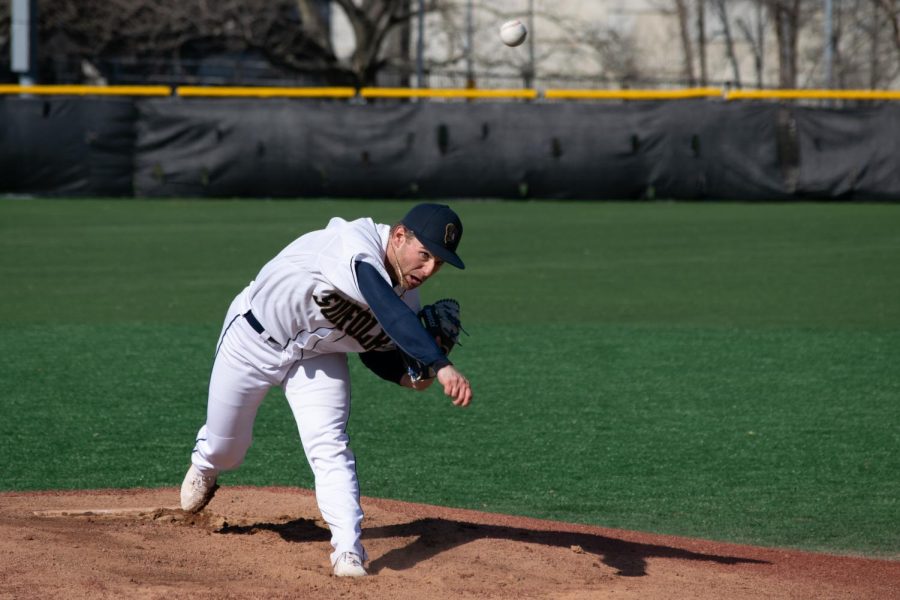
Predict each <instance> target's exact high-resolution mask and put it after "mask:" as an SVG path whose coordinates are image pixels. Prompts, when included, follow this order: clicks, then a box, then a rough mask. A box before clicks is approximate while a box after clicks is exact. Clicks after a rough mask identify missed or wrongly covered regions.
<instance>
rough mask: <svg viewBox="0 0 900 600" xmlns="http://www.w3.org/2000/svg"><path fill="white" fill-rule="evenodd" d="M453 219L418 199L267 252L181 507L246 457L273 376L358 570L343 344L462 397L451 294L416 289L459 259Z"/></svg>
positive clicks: (223, 338)
mask: <svg viewBox="0 0 900 600" xmlns="http://www.w3.org/2000/svg"><path fill="white" fill-rule="evenodd" d="M462 231H463V228H462V222H461V221H460V219H459V217H458V216H457V215H456V213H455V212H454V211H453V210H451V209H450V208H449V207H447V206H443V205H438V204H419V205H417V206H415V207H413V208H412V209H411V210H410V211H409V212H408V213H407V214H406V216H405V217H403V219H402V220H401V221H400V222H398V223H396V224H394V225H393V226H388V225H383V224H377V223H375V222H374V221H373V220H372V219H367V218H364V219H358V220H355V221H350V222H348V221H345V220H343V219H340V218H334V219H332V220H331V221H330V222H329V223H328V226H327V227H326V228H325V229H322V230H319V231H313V232H311V233H307V234H306V235H303V236H301V237H300V238H298V239H297V240H295V241H294V242H292V243H291V244H289V245H288V246H287V247H286V248H284V250H282V251H281V252H280V253H279V254H278V255H277V256H275V257H274V258H273V259H272V260H270V261H269V262H268V263H267V264H265V265H264V266H263V268H262V270H260V272H259V274H258V275H257V276H256V278H255V279H254V280H253V281H251V282H250V284H249V285H248V286H247V287H246V288H244V290H243V291H241V292H240V293H239V294H238V295H237V297H236V298H235V299H234V301H233V302H232V303H231V307H230V308H229V309H228V312H227V314H226V316H225V323H224V325H223V327H222V333H221V335H220V337H219V341H218V345H217V347H216V357H215V362H214V364H213V369H212V375H211V378H210V383H209V397H208V404H207V416H206V423H205V424H204V425H203V426H202V427H201V428H200V431H199V433H198V434H197V440H196V446H195V447H194V451H193V453H192V455H191V466H190V468H189V469H188V472H187V475H186V476H185V478H184V482H183V483H182V486H181V506H182V508H183V509H184V510H186V511H190V512H197V511H199V510H201V509H202V508H203V507H204V506H206V504H207V503H208V502H209V501H210V500H211V499H212V497H213V494H214V493H215V491H216V489H217V487H218V486H217V484H216V479H217V476H218V474H219V473H220V472H222V471H227V470H231V469H236V468H237V467H238V466H239V465H240V464H241V463H242V462H243V460H244V456H245V454H246V452H247V449H248V448H249V447H250V443H251V440H252V431H253V422H254V420H255V418H256V412H257V409H258V408H259V405H260V403H261V402H262V400H263V398H264V397H265V395H266V393H267V392H268V391H269V389H270V388H271V387H272V386H280V387H281V388H282V389H283V390H284V393H285V396H286V397H287V400H288V403H289V404H290V407H291V410H292V412H293V414H294V418H295V419H296V421H297V426H298V428H299V432H300V440H301V442H302V444H303V450H304V452H305V453H306V458H307V460H308V461H309V465H310V467H311V469H312V471H313V474H314V476H315V492H316V501H317V503H318V506H319V510H320V511H321V513H322V517H323V519H324V520H325V522H326V523H328V526H329V528H330V530H331V535H332V538H331V545H332V546H333V548H334V552H333V553H332V554H331V564H332V565H333V567H334V574H335V575H336V576H363V575H365V574H366V570H365V566H364V565H365V561H366V560H367V556H366V551H365V548H363V546H362V543H361V542H360V535H361V523H362V519H363V512H362V509H361V507H360V502H359V484H358V482H357V477H356V465H355V459H354V456H353V452H352V451H351V450H350V448H349V445H348V444H349V438H348V436H347V432H346V426H347V419H348V417H349V413H350V382H349V371H348V363H347V354H348V353H351V352H353V353H358V354H360V357H361V358H362V361H363V363H364V364H365V365H366V366H367V367H368V368H369V369H371V370H372V371H373V372H375V373H376V374H377V375H379V376H380V377H383V378H385V379H388V380H391V381H394V382H396V383H398V384H400V385H403V386H406V387H410V388H413V389H418V390H422V389H425V388H427V387H428V386H429V385H430V384H431V383H432V382H433V381H434V380H435V379H437V381H438V382H439V383H440V384H441V385H442V386H443V388H444V393H445V394H446V395H447V396H449V397H450V398H451V400H452V402H453V404H455V405H457V406H461V407H465V406H468V404H469V403H470V402H471V401H472V388H471V386H470V384H469V381H468V380H467V379H466V378H465V377H464V376H463V374H462V373H460V372H459V371H458V370H457V369H456V368H455V367H454V366H453V364H452V363H451V362H450V360H449V358H448V357H447V355H448V353H449V352H450V350H451V349H452V348H453V345H454V344H455V343H456V342H457V339H458V336H459V332H460V331H461V324H460V321H459V305H458V304H457V303H456V302H455V301H453V300H449V299H448V300H441V301H439V302H436V303H435V304H433V305H429V306H427V307H425V308H424V309H423V308H422V307H421V306H420V302H419V293H418V288H419V286H421V285H422V284H423V283H425V282H426V281H427V280H428V279H429V278H431V277H432V276H434V275H435V274H436V273H437V272H438V271H439V270H440V269H441V267H442V266H443V265H444V263H450V264H451V265H453V266H455V267H457V268H460V269H463V268H465V265H464V264H463V261H462V260H461V259H460V258H459V256H458V255H457V254H456V249H457V246H458V245H459V241H460V238H461V237H462Z"/></svg>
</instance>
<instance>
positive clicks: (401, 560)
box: [0, 487, 900, 600]
mask: <svg viewBox="0 0 900 600" xmlns="http://www.w3.org/2000/svg"><path fill="white" fill-rule="evenodd" d="M177 504H178V491H177V490H176V489H174V488H171V489H158V490H120V491H117V490H102V491H97V492H91V491H87V492H84V491H82V492H42V493H33V494H26V493H8V494H0V557H2V561H0V562H2V565H3V568H2V569H0V597H12V598H52V597H63V598H104V597H123V598H124V597H128V598H135V597H137V598H163V597H165V598H172V597H178V598H186V597H190V598H222V597H228V598H301V597H306V598H316V599H319V598H355V599H362V598H367V599H376V600H377V599H385V600H399V599H404V598H409V599H416V600H420V599H422V598H441V599H446V600H449V599H455V598H514V599H519V598H557V599H574V598H640V599H654V598H666V599H671V598H698V599H706V598H709V599H715V600H719V599H722V598H729V599H740V598H748V599H750V598H752V599H754V600H755V599H759V598H818V599H822V598H854V599H862V598H872V599H876V598H877V599H882V598H898V597H900V562H897V561H890V560H872V559H863V558H844V557H836V556H830V555H822V554H810V553H802V552H793V551H781V550H771V549H763V548H755V547H749V546H737V545H732V544H722V543H713V542H706V541H702V540H693V539H686V538H675V537H664V536H652V535H647V534H641V533H635V532H628V531H620V530H611V529H602V528H599V527H588V526H583V525H573V524H566V523H558V522H552V521H541V520H536V519H525V518H518V517H510V516H504V515H494V514H487V513H478V512H473V511H464V510H454V509H448V508H441V507H435V506H425V505H420V504H408V503H403V502H396V501H390V500H379V499H374V498H364V499H363V508H364V510H365V512H366V520H365V522H364V523H363V528H364V529H363V531H364V533H363V541H364V543H365V545H366V548H367V550H368V552H369V558H370V561H369V563H368V569H369V573H370V574H371V576H370V577H366V578H363V579H354V580H347V579H338V578H335V577H333V576H332V575H331V566H330V565H329V563H328V555H329V553H330V552H331V545H330V544H329V537H330V536H329V532H328V530H327V528H326V526H325V524H324V523H323V522H322V521H321V517H320V516H319V512H318V510H317V508H316V504H315V499H314V497H313V495H312V494H311V492H309V491H306V490H298V489H293V488H246V487H232V488H229V487H223V488H221V489H220V490H219V492H218V494H217V495H216V497H215V498H214V499H213V501H212V502H211V503H210V504H209V506H208V507H207V508H206V509H205V510H204V511H203V512H202V513H200V514H198V515H188V514H185V513H184V512H182V511H181V510H178V509H177Z"/></svg>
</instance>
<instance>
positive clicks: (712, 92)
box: [544, 87, 723, 100]
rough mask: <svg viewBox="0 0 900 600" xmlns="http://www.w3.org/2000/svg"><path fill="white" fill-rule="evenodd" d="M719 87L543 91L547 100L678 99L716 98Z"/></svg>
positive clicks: (718, 93)
mask: <svg viewBox="0 0 900 600" xmlns="http://www.w3.org/2000/svg"><path fill="white" fill-rule="evenodd" d="M722 92H723V90H722V89H720V88H708V87H707V88H685V89H680V90H565V89H552V90H547V91H545V92H544V98H547V99H548V100H680V99H685V98H716V97H721V96H722Z"/></svg>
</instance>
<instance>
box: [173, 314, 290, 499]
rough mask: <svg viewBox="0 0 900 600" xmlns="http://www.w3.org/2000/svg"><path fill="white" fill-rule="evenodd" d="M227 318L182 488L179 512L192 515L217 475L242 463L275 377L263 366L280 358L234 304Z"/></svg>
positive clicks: (210, 491) (208, 494)
mask: <svg viewBox="0 0 900 600" xmlns="http://www.w3.org/2000/svg"><path fill="white" fill-rule="evenodd" d="M228 315H229V316H228V317H226V320H225V325H224V326H223V329H222V335H221V337H220V339H219V344H218V347H217V351H216V358H215V362H214V363H213V369H212V374H211V376H210V382H209V397H208V402H207V416H206V423H205V424H204V425H203V427H201V428H200V431H199V432H198V434H197V442H196V445H195V447H194V451H193V453H192V455H191V465H192V466H191V468H190V469H189V471H188V474H187V475H186V476H185V480H184V482H183V484H182V494H181V499H182V508H183V509H185V510H189V511H192V512H196V511H198V510H200V509H201V508H203V506H204V505H205V504H206V503H207V502H209V500H210V499H211V498H212V494H213V493H214V492H215V482H216V478H217V476H218V474H219V473H220V472H221V471H226V470H230V469H236V468H237V467H238V466H239V465H240V464H241V463H242V462H243V460H244V456H245V455H246V453H247V450H248V449H249V447H250V444H251V442H252V440H253V423H254V421H255V420H256V412H257V410H258V408H259V405H260V403H261V402H262V400H263V398H264V397H265V395H266V393H267V392H268V390H269V388H270V387H271V386H272V385H273V383H275V382H276V381H277V380H278V378H280V373H278V368H277V367H271V368H269V369H267V368H265V365H266V364H270V363H272V362H274V361H278V360H280V357H279V353H278V351H277V350H276V349H273V348H271V347H268V346H267V345H266V344H265V343H264V342H262V341H261V340H259V337H258V334H256V332H254V331H253V330H252V328H250V326H249V325H248V324H247V323H246V322H245V321H244V319H243V317H241V316H240V315H241V310H240V302H239V301H238V300H235V302H234V303H232V306H231V308H230V309H229V311H228ZM261 365H262V366H261Z"/></svg>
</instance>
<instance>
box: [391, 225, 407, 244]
mask: <svg viewBox="0 0 900 600" xmlns="http://www.w3.org/2000/svg"><path fill="white" fill-rule="evenodd" d="M405 239H406V227H404V226H403V225H397V226H396V227H394V230H393V231H392V232H391V242H392V243H394V245H396V246H400V244H402V243H403V240H405Z"/></svg>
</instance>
